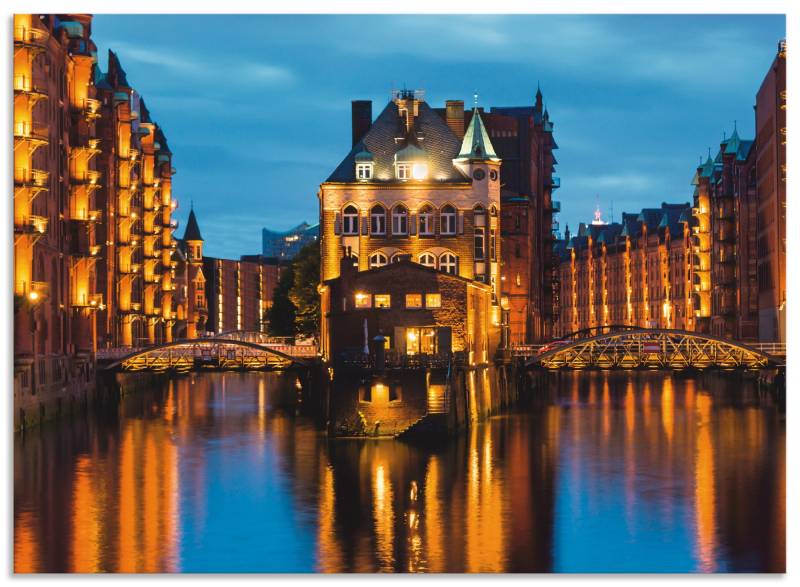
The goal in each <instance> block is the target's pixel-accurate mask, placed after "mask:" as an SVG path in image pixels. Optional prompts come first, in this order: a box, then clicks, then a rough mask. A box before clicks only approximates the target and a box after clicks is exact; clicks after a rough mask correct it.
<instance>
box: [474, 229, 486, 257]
mask: <svg viewBox="0 0 800 587" xmlns="http://www.w3.org/2000/svg"><path fill="white" fill-rule="evenodd" d="M485 230H486V229H485V228H483V227H482V226H481V227H477V228H475V260H476V261H483V259H484V251H485V248H486V232H485Z"/></svg>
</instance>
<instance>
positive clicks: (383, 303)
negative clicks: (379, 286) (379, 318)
mask: <svg viewBox="0 0 800 587" xmlns="http://www.w3.org/2000/svg"><path fill="white" fill-rule="evenodd" d="M375 307H376V308H391V307H392V296H391V295H389V294H375Z"/></svg>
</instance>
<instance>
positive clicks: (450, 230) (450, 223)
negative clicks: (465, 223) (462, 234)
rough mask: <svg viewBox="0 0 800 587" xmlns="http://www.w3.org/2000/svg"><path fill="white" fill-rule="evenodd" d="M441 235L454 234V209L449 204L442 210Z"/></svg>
mask: <svg viewBox="0 0 800 587" xmlns="http://www.w3.org/2000/svg"><path fill="white" fill-rule="evenodd" d="M441 219H442V231H441V232H442V234H455V233H456V209H455V208H453V207H452V206H451V205H450V204H448V205H446V206H445V207H444V208H442V214H441Z"/></svg>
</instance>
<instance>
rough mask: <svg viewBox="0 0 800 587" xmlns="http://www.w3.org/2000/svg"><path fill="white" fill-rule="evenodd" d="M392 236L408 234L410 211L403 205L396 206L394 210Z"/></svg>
mask: <svg viewBox="0 0 800 587" xmlns="http://www.w3.org/2000/svg"><path fill="white" fill-rule="evenodd" d="M392 234H393V235H400V236H403V235H406V234H408V210H406V208H405V206H403V205H398V206H395V208H394V209H393V210H392Z"/></svg>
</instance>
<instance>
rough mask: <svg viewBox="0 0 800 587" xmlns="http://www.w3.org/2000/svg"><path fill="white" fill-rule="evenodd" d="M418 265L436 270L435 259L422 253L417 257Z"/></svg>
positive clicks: (429, 254) (428, 254)
mask: <svg viewBox="0 0 800 587" xmlns="http://www.w3.org/2000/svg"><path fill="white" fill-rule="evenodd" d="M419 264H420V265H424V266H425V267H431V268H432V269H436V257H435V256H434V255H432V254H431V253H422V254H421V255H420V256H419Z"/></svg>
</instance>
